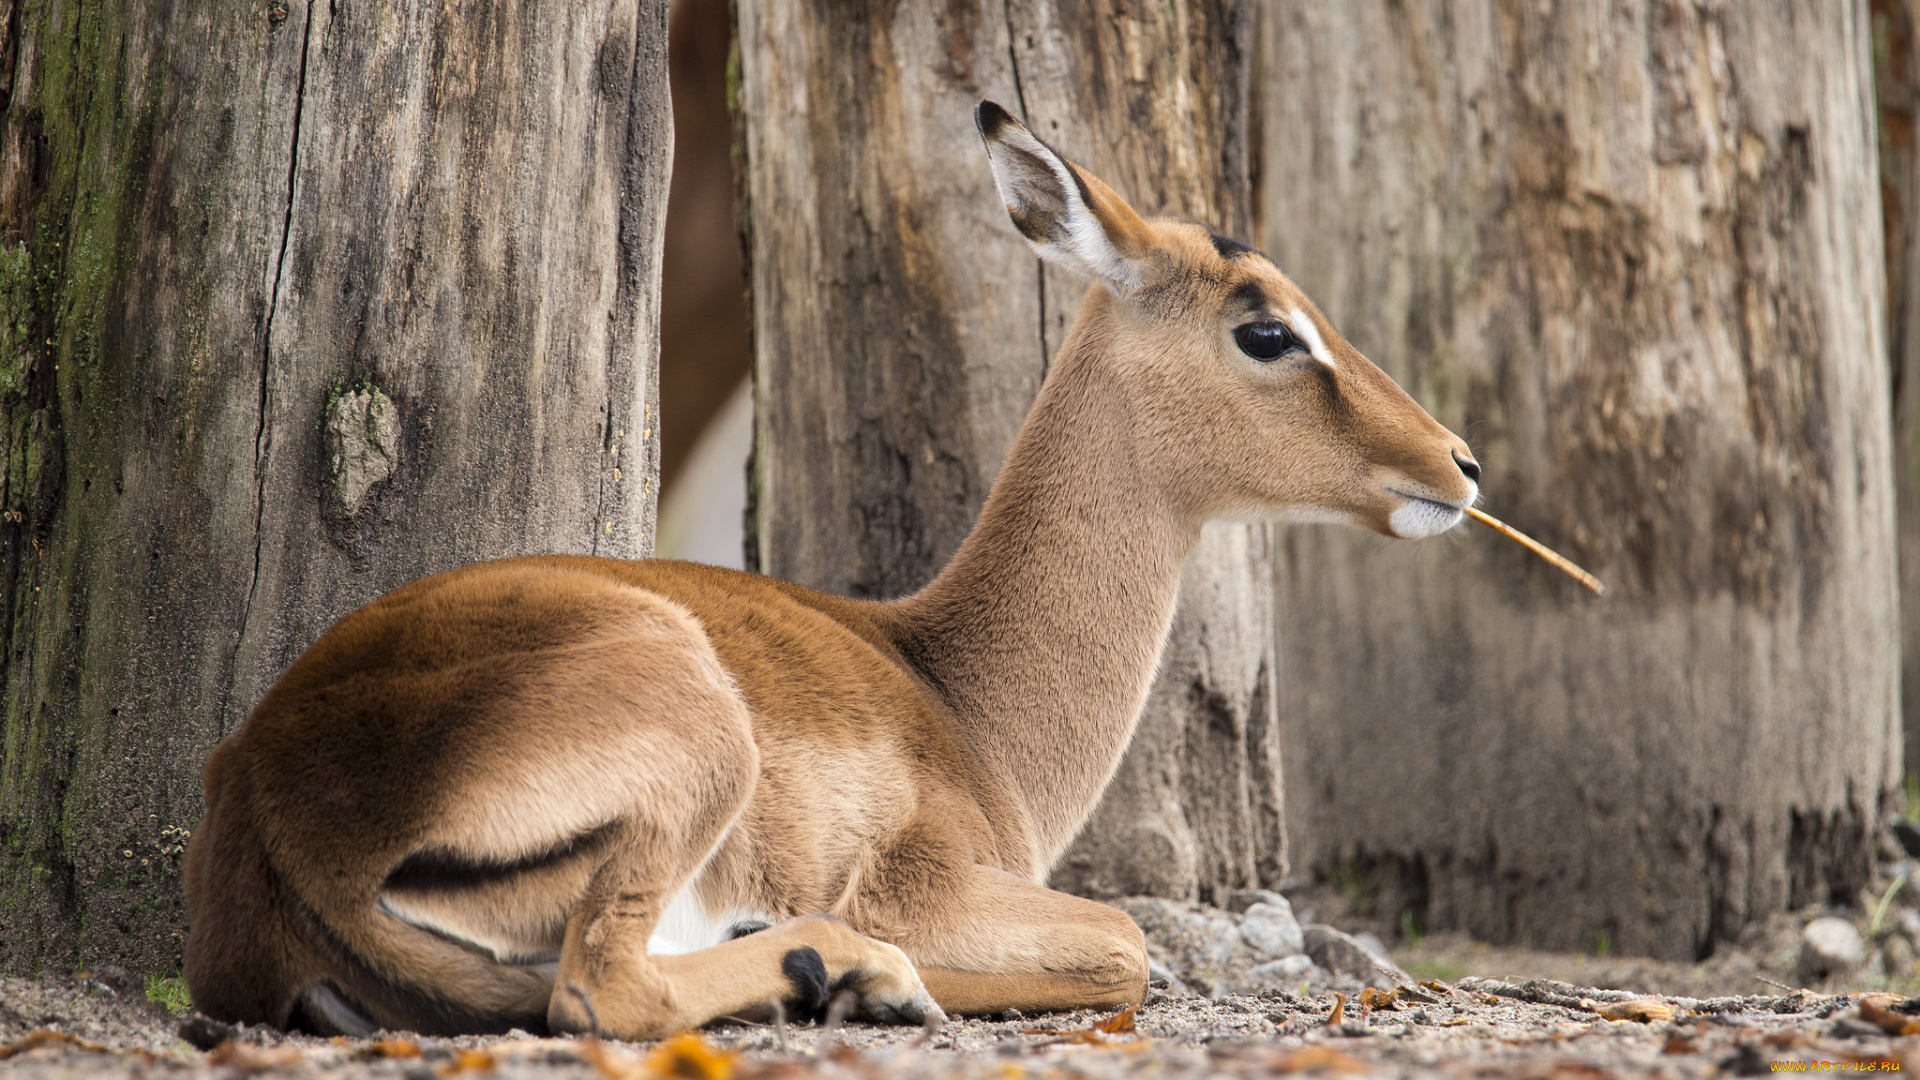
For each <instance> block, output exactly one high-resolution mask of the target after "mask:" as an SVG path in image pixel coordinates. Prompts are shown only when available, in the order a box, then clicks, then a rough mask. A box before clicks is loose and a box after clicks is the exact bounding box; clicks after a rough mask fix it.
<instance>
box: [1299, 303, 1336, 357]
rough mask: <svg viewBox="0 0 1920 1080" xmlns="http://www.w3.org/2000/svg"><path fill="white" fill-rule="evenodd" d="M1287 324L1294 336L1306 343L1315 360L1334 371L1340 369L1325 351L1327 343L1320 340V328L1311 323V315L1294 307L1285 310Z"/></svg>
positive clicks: (1330, 354)
mask: <svg viewBox="0 0 1920 1080" xmlns="http://www.w3.org/2000/svg"><path fill="white" fill-rule="evenodd" d="M1287 325H1288V326H1290V327H1292V328H1293V333H1294V336H1295V337H1298V338H1299V339H1300V340H1301V341H1304V342H1306V343H1307V351H1308V352H1310V353H1312V354H1313V358H1314V359H1315V360H1318V361H1320V362H1321V363H1323V364H1325V365H1327V366H1328V367H1330V368H1332V369H1333V370H1335V371H1339V370H1340V365H1339V364H1336V363H1334V362H1333V354H1332V353H1330V352H1328V351H1327V343H1326V342H1324V341H1322V340H1320V328H1319V327H1318V326H1315V325H1314V324H1313V318H1312V317H1311V316H1309V315H1308V314H1307V313H1306V312H1304V311H1301V310H1300V309H1299V308H1294V309H1293V310H1292V311H1289V312H1287Z"/></svg>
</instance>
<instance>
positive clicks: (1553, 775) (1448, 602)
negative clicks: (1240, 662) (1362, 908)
mask: <svg viewBox="0 0 1920 1080" xmlns="http://www.w3.org/2000/svg"><path fill="white" fill-rule="evenodd" d="M1273 16H1274V17H1273V18H1272V19H1271V20H1270V21H1269V22H1268V23H1267V24H1266V27H1265V29H1264V31H1263V34H1262V48H1263V57H1262V62H1263V64H1264V65H1265V67H1266V70H1267V71H1268V72H1269V73H1270V77H1269V78H1267V79H1265V80H1263V81H1262V86H1263V88H1264V103H1263V114H1262V120H1263V125H1264V131H1265V142H1264V144H1263V151H1264V155H1263V158H1262V162H1263V167H1264V172H1263V175H1262V198H1263V203H1264V210H1265V215H1264V217H1265V220H1266V221H1267V222H1268V225H1269V227H1268V229H1267V235H1266V242H1267V244H1268V245H1269V248H1270V250H1271V251H1272V252H1273V254H1274V255H1275V256H1276V257H1277V258H1278V259H1279V261H1280V262H1281V264H1282V265H1283V266H1285V267H1287V268H1288V269H1289V270H1290V271H1292V272H1293V273H1294V274H1295V276H1296V277H1297V278H1298V280H1299V281H1300V282H1301V284H1302V285H1303V286H1304V287H1306V288H1307V290H1308V291H1309V292H1311V293H1312V294H1314V295H1315V296H1317V297H1319V298H1320V299H1321V301H1322V303H1323V304H1324V305H1325V307H1326V309H1327V311H1328V313H1329V314H1330V315H1331V317H1332V318H1333V320H1334V321H1335V322H1336V323H1337V324H1338V325H1340V326H1341V327H1342V328H1343V329H1344V332H1345V333H1346V334H1347V336H1348V337H1349V338H1350V339H1352V340H1353V342H1354V344H1355V345H1356V346H1358V347H1359V348H1361V349H1362V350H1363V351H1366V352H1368V353H1369V354H1370V355H1372V356H1373V357H1374V359H1376V360H1378V361H1379V362H1380V363H1381V365H1382V366H1383V367H1384V368H1386V369H1387V370H1388V371H1389V372H1391V373H1392V374H1393V375H1394V376H1395V377H1396V378H1398V379H1399V380H1400V381H1401V383H1402V384H1403V385H1404V386H1406V388H1407V389H1408V390H1409V391H1410V392H1412V393H1413V394H1414V396H1415V397H1417V398H1419V399H1420V400H1421V401H1423V402H1424V403H1425V404H1427V406H1428V407H1429V408H1430V409H1432V410H1433V411H1434V413H1435V414H1436V415H1437V416H1438V417H1439V419H1440V420H1441V421H1442V422H1443V423H1446V424H1448V425H1449V426H1451V427H1453V428H1454V429H1455V430H1456V431H1459V432H1461V433H1462V434H1463V435H1465V436H1466V437H1467V438H1468V440H1469V441H1470V442H1471V443H1473V444H1474V448H1475V451H1476V453H1477V454H1478V455H1479V457H1480V460H1481V462H1482V463H1483V465H1484V466H1485V469H1486V474H1485V488H1484V490H1485V505H1486V506H1487V507H1488V508H1489V510H1491V511H1492V512H1493V513H1495V514H1496V515H1498V516H1501V517H1505V518H1507V519H1508V520H1510V521H1512V522H1514V523H1515V524H1516V525H1518V526H1520V527H1522V528H1524V529H1527V530H1529V531H1532V532H1534V533H1535V534H1536V535H1537V536H1539V537H1540V538H1541V539H1542V540H1544V541H1545V542H1547V543H1548V544H1550V545H1552V546H1555V547H1557V548H1559V549H1560V550H1561V551H1563V552H1564V553H1566V554H1567V555H1568V556H1570V557H1572V558H1573V559H1575V560H1576V561H1578V562H1581V563H1583V564H1585V565H1587V566H1588V567H1589V568H1591V569H1592V570H1594V571H1595V572H1596V573H1597V574H1598V575H1599V576H1600V577H1601V578H1602V579H1604V580H1605V581H1606V582H1607V583H1608V585H1610V586H1611V588H1612V591H1611V592H1610V594H1609V595H1608V597H1607V598H1606V599H1605V600H1604V601H1596V600H1595V599H1594V598H1593V597H1591V596H1588V595H1585V594H1584V593H1582V592H1581V591H1580V590H1578V589H1576V588H1574V587H1573V586H1572V585H1571V583H1570V582H1568V581H1567V580H1566V579H1565V578H1563V577H1562V576H1560V575H1559V574H1558V573H1557V572H1555V571H1554V570H1552V569H1550V568H1549V567H1547V566H1546V565H1545V564H1544V563H1542V562H1540V561H1539V560H1537V559H1535V558H1533V557H1532V556H1530V555H1528V554H1527V553H1526V552H1524V551H1522V550H1521V549H1520V548H1518V547H1516V546H1515V545H1513V544H1510V543H1507V542H1505V541H1503V540H1501V539H1499V538H1498V537H1496V536H1494V535H1493V534H1491V533H1490V532H1486V531H1471V532H1469V533H1468V534H1467V535H1464V536H1461V537H1459V538H1458V540H1457V541H1456V542H1453V543H1439V544H1428V545H1422V546H1418V547H1415V546H1397V545H1396V546H1392V547H1382V545H1381V544H1380V543H1378V542H1377V541H1374V540H1370V539H1367V538H1364V537H1357V536H1354V535H1352V534H1350V533H1347V532H1342V531H1337V530H1324V529H1307V528H1301V529H1295V530H1292V531H1289V532H1287V533H1285V534H1283V536H1282V537H1281V539H1280V540H1279V541H1278V545H1279V549H1280V552H1281V560H1282V565H1281V566H1280V567H1279V568H1277V569H1276V576H1277V577H1278V578H1279V580H1280V586H1279V591H1280V603H1279V609H1280V615H1279V618H1280V631H1279V637H1280V643H1281V644H1280V653H1281V656H1282V662H1281V667H1282V675H1283V677H1282V679H1281V680H1280V685H1281V686H1282V687H1283V690H1284V695H1285V696H1284V698H1283V701H1282V704H1281V715H1283V716H1285V717H1286V718H1287V733H1286V742H1285V750H1286V754H1287V756H1288V760H1289V761H1290V762H1291V763H1292V768H1293V779H1294V783H1293V784H1292V787H1291V791H1290V796H1289V802H1288V806H1287V809H1288V821H1289V824H1290V825H1291V826H1292V827H1293V828H1294V830H1295V831H1294V834H1293V842H1294V845H1295V852H1296V855H1297V857H1298V858H1299V859H1300V861H1301V862H1302V864H1304V865H1311V866H1313V867H1315V868H1317V869H1319V870H1320V871H1321V872H1323V873H1326V872H1332V871H1335V870H1336V869H1337V870H1338V871H1340V872H1343V873H1353V874H1357V875H1358V877H1359V879H1360V883H1361V884H1362V885H1363V886H1364V887H1365V891H1366V892H1368V893H1369V894H1370V895H1371V896H1372V897H1373V898H1374V899H1375V902H1376V903H1378V904H1380V905H1381V906H1382V909H1383V910H1382V911H1381V913H1382V914H1385V915H1386V916H1388V917H1390V918H1391V917H1392V916H1393V915H1394V914H1395V912H1396V909H1398V910H1404V911H1409V912H1411V913H1412V914H1413V917H1414V919H1415V920H1416V921H1417V922H1418V923H1421V924H1424V925H1425V926H1427V927H1430V928H1454V929H1461V930H1466V931H1469V932H1471V933H1473V934H1474V935H1476V936H1479V937H1482V938H1487V939H1492V940H1496V941H1518V942H1524V943H1527V944H1531V945H1536V946H1543V947H1551V948H1560V949H1592V948H1594V947H1595V946H1596V944H1597V943H1598V942H1600V941H1603V940H1610V941H1611V942H1612V944H1613V945H1614V946H1615V947H1617V948H1619V949H1622V950H1625V951H1630V952H1635V953H1651V954H1656V955H1662V956H1668V957H1676V958H1690V957H1694V956H1699V955H1704V954H1705V953H1707V952H1709V951H1711V950H1712V948H1713V947H1714V944H1715V943H1716V942H1717V941H1723V940H1727V939H1729V938H1731V937H1732V936H1734V935H1735V934H1736V933H1738V931H1739V930H1740V929H1741V927H1742V926H1743V925H1744V924H1746V923H1748V922H1749V921H1750V920H1753V919H1756V918H1759V917H1763V916H1765V915H1766V914H1768V913H1770V912H1773V911H1778V910H1781V909H1783V908H1786V907H1788V906H1797V905H1802V904H1809V903H1826V902H1847V901H1849V900H1851V899H1853V898H1854V896H1855V894H1856V892H1857V890H1858V888H1859V887H1860V886H1861V885H1862V884H1863V883H1864V882H1865V880H1866V878H1867V875H1868V872H1869V869H1870V864H1871V861H1872V852H1873V842H1874V828H1875V822H1876V820H1877V817H1878V814H1879V808H1880V801H1881V799H1882V798H1883V797H1884V794H1885V793H1886V792H1887V791H1888V790H1889V789H1890V788H1891V787H1892V785H1893V784H1894V783H1895V782H1896V780H1897V779H1898V776H1899V762H1900V755H1899V743H1898V736H1899V727H1898V725H1899V720H1898V700H1897V697H1898V665H1899V654H1898V644H1897V642H1898V636H1897V635H1898V625H1897V618H1898V616H1897V613H1896V610H1895V597H1894V589H1893V585H1892V582H1893V581H1894V574H1895V569H1894V552H1893V545H1894V522H1893V485H1892V467H1891V440H1890V434H1889V424H1888V419H1887V418H1888V414H1889V402H1888V382H1887V379H1886V378H1885V375H1884V372H1885V368H1884V363H1885V361H1884V357H1885V355H1886V354H1885V351H1884V350H1885V341H1884V338H1883V336H1882V326H1883V323H1882V316H1883V307H1882V297H1883V285H1884V282H1883V268H1882V253H1881V242H1880V229H1879V196H1878V192H1877V190H1876V187H1877V185H1876V174H1875V169H1876V164H1875V152H1874V130H1873V94H1872V83H1871V71H1870V62H1869V54H1868V32H1867V8H1866V4H1865V3H1864V2H1859V3H1839V2H1831V3H1829V2H1816V0H1765V2H1758V0H1756V2H1752V3H1742V4H1730V5H1717V4H1713V5H1709V4H1695V3H1691V2H1687V0H1634V2H1629V3H1626V4H1620V3H1611V2H1601V0H1562V2H1561V3H1557V4H1552V5H1535V4H1520V3H1503V4H1497V5H1496V4H1487V5H1479V4H1469V5H1456V4H1452V3H1447V2H1444V0H1419V2H1413V3H1400V2H1397V0H1367V2H1360V3H1354V4H1347V5H1338V6H1330V5H1322V4H1314V3H1307V2H1304V0H1289V2H1286V3H1283V4H1281V5H1279V9H1278V10H1277V11H1276V12H1274V13H1273ZM1788 58H1791V62H1789V61H1788Z"/></svg>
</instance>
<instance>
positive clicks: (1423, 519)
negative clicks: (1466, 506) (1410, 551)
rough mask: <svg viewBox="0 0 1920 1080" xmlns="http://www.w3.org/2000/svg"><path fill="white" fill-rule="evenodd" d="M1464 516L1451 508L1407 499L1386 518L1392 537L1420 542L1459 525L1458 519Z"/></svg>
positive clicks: (1421, 500)
mask: <svg viewBox="0 0 1920 1080" xmlns="http://www.w3.org/2000/svg"><path fill="white" fill-rule="evenodd" d="M1465 516H1466V515H1465V514H1463V513H1462V512H1461V511H1459V510H1455V509H1454V508H1453V507H1451V506H1442V505H1440V504H1439V503H1433V502H1427V501H1426V500H1425V499H1408V500H1407V501H1406V502H1403V503H1401V504H1400V509H1398V510H1395V511H1394V512H1393V513H1392V514H1391V515H1389V516H1388V517H1387V526H1388V527H1389V528H1391V529H1392V530H1393V535H1395V536H1398V537H1400V538H1401V539H1403V540H1420V539H1424V538H1426V537H1429V536H1433V535H1435V534H1436V533H1443V532H1446V531H1447V530H1448V529H1451V528H1453V527H1454V526H1455V525H1458V524H1460V519H1461V518H1463V517H1465Z"/></svg>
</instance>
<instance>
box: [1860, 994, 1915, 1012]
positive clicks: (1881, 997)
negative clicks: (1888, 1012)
mask: <svg viewBox="0 0 1920 1080" xmlns="http://www.w3.org/2000/svg"><path fill="white" fill-rule="evenodd" d="M1853 1000H1854V1001H1856V1002H1859V1001H1871V1002H1873V1003H1874V1004H1875V1005H1878V1006H1880V1007H1881V1008H1883V1009H1891V1008H1893V1007H1894V1006H1896V1005H1899V1004H1900V1003H1901V1002H1903V1001H1905V1000H1907V999H1906V996H1905V995H1904V994H1889V993H1887V992H1885V991H1883V990H1877V991H1874V992H1872V993H1866V994H1860V995H1858V996H1857V997H1855V998H1854V999H1853Z"/></svg>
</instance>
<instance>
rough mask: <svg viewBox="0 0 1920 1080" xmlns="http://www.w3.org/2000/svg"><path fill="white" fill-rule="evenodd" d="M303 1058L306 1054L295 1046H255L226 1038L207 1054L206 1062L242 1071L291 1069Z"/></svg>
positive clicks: (305, 1057) (255, 1071) (303, 1059)
mask: <svg viewBox="0 0 1920 1080" xmlns="http://www.w3.org/2000/svg"><path fill="white" fill-rule="evenodd" d="M305 1060H307V1056H306V1055H305V1054H303V1053H301V1052H300V1048H299V1047H297V1046H256V1045H254V1044H253V1043H247V1042H240V1041H239V1040H237V1039H228V1040H227V1041H226V1042H223V1043H221V1044H220V1045H219V1046H216V1047H214V1048H213V1052H212V1053H209V1054H208V1055H207V1064H209V1065H220V1066H224V1067H226V1068H229V1069H232V1070H234V1071H235V1072H243V1073H257V1072H271V1071H272V1070H274V1069H291V1068H293V1067H294V1066H295V1065H298V1064H300V1063H301V1062H303V1061H305Z"/></svg>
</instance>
